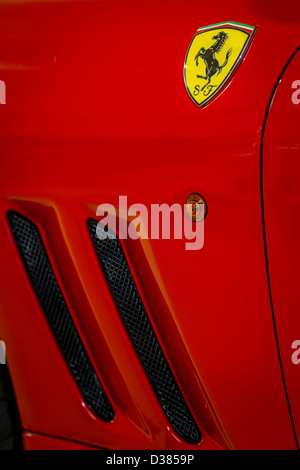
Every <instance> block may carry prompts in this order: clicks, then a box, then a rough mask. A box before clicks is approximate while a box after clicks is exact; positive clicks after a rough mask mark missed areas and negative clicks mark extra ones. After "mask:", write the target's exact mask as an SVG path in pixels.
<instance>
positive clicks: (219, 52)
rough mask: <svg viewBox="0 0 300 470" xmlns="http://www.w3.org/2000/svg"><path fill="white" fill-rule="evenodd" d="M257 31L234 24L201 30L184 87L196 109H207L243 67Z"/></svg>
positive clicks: (192, 46) (192, 47)
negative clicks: (242, 64) (242, 63)
mask: <svg viewBox="0 0 300 470" xmlns="http://www.w3.org/2000/svg"><path fill="white" fill-rule="evenodd" d="M255 30H256V28H255V27H254V26H249V25H244V24H240V23H233V22H227V23H219V24H215V25H211V26H206V27H204V28H199V29H198V31H197V33H196V34H195V36H194V38H193V40H192V42H191V44H190V47H189V49H188V51H187V54H186V58H185V63H184V82H185V86H186V89H187V92H188V94H189V96H190V97H191V99H192V100H193V101H194V103H195V104H196V105H197V106H201V107H204V106H206V105H207V104H208V103H209V102H210V101H211V100H212V99H213V98H215V97H216V96H217V94H218V93H220V91H221V90H222V88H223V87H224V85H225V84H226V83H227V82H228V80H229V79H230V78H231V77H232V75H233V74H234V72H235V71H236V69H237V67H238V66H239V64H240V63H241V60H242V58H243V57H244V55H245V53H246V51H247V49H248V47H249V45H250V42H251V40H252V38H253V36H254V33H255Z"/></svg>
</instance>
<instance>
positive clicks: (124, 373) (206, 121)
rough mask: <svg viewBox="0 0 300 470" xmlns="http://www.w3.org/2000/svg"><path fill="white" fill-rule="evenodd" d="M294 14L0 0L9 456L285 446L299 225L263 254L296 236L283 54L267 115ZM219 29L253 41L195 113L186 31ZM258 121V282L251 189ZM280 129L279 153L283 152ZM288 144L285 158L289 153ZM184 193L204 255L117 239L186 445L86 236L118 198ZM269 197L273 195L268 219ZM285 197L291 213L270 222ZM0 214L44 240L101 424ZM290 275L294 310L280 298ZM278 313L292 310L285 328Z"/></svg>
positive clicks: (293, 383)
mask: <svg viewBox="0 0 300 470" xmlns="http://www.w3.org/2000/svg"><path fill="white" fill-rule="evenodd" d="M290 3H291V5H290V14H289V15H288V14H287V13H286V12H282V4H281V2H279V1H275V2H273V3H272V10H271V11H269V10H266V9H265V7H264V6H263V5H261V3H260V2H258V1H256V0H253V1H251V2H240V3H237V2H233V1H227V2H224V3H222V2H217V4H218V7H216V6H215V8H212V7H211V6H210V5H207V6H206V7H204V5H203V4H200V3H199V2H198V1H195V0H188V1H187V2H179V1H175V2H174V1H173V2H169V1H165V2H162V1H161V0H152V1H151V2H149V3H147V4H144V3H142V4H141V2H138V1H137V0H128V1H126V2H125V1H123V2H122V1H118V0H113V1H110V2H107V1H76V2H73V1H70V2H68V1H56V2H43V1H37V2H33V3H27V2H7V3H6V2H3V4H1V7H0V42H1V58H0V79H1V80H3V81H5V83H6V88H7V104H6V105H5V106H1V107H0V123H1V126H0V135H1V157H0V179H1V184H0V198H1V224H0V246H1V269H0V286H1V287H0V332H1V338H2V339H4V341H5V343H6V346H7V358H8V365H9V370H10V373H11V376H12V381H13V385H14V389H15V392H16V398H17V402H18V407H19V411H20V416H21V422H22V426H23V429H24V431H25V434H24V446H25V448H37V449H39V448H41V447H45V448H57V447H58V448H60V446H61V447H64V441H63V440H66V441H69V442H71V441H72V442H73V443H74V447H76V442H78V443H84V444H86V445H87V446H92V447H93V446H95V447H99V448H105V449H218V448H222V449H228V448H238V449H254V448H255V449H260V448H264V449H266V448H267V449H278V448H284V449H295V448H297V442H296V436H295V432H294V428H293V420H294V421H295V424H296V425H295V428H296V431H298V438H299V426H300V417H299V413H300V407H299V402H297V398H296V394H297V389H296V387H297V383H299V379H297V378H296V374H297V369H296V368H295V366H294V365H293V364H292V363H291V361H290V355H291V336H292V335H293V331H290V330H291V323H290V322H293V325H295V326H294V328H295V327H296V325H297V324H298V323H299V318H298V319H297V318H296V317H297V315H296V312H297V306H298V305H299V299H298V295H297V291H296V279H299V277H296V276H298V265H299V264H298V263H296V258H295V259H294V261H295V263H293V264H291V259H293V254H294V250H296V252H297V253H298V251H297V250H298V247H297V246H296V240H297V236H298V233H299V222H298V221H297V224H298V225H297V229H298V232H297V233H296V235H295V236H294V238H293V239H291V243H290V246H289V247H288V248H287V249H288V250H289V252H288V253H287V255H286V257H285V258H284V259H283V258H281V259H280V260H278V257H277V256H276V250H277V247H278V243H279V240H278V237H289V236H292V235H291V224H293V221H294V220H295V211H296V210H297V203H298V202H299V190H298V189H297V187H296V182H297V179H296V178H298V177H297V176H296V175H297V170H299V168H298V167H299V164H298V163H297V161H296V159H297V157H296V154H297V156H299V131H298V130H297V129H299V125H298V128H297V129H296V127H295V128H293V131H289V127H288V126H286V127H284V124H283V120H282V113H285V115H287V118H288V120H289V119H290V118H289V116H292V119H294V118H295V122H298V123H299V118H298V114H297V113H299V110H298V108H297V107H296V106H295V105H292V104H291V100H290V98H289V100H290V101H289V102H288V103H287V102H286V98H285V95H284V96H283V94H284V93H287V91H286V89H287V88H284V87H285V83H286V87H289V86H290V85H291V84H290V81H291V80H296V79H297V78H299V77H297V76H294V75H295V74H296V70H297V67H298V68H299V65H297V64H298V63H299V56H298V55H297V56H295V57H294V59H293V61H292V62H291V63H290V66H289V67H288V68H287V70H286V72H285V75H284V76H283V79H284V80H286V82H285V81H282V83H281V84H280V86H279V87H278V90H277V91H276V95H275V100H274V102H273V104H272V106H271V108H270V113H269V115H268V108H269V103H270V100H271V98H272V96H273V92H274V90H275V87H276V86H277V83H278V80H279V78H280V76H281V75H282V73H283V70H284V68H285V67H286V65H287V63H288V62H289V61H290V59H291V57H292V56H293V54H294V53H295V51H296V50H297V48H298V47H299V23H298V22H297V19H296V16H297V15H296V13H295V14H293V13H292V12H293V9H294V11H295V12H296V11H297V12H298V13H299V5H298V2H290ZM227 20H232V21H237V22H243V23H246V24H250V25H253V26H257V31H256V34H255V37H254V40H253V42H252V44H251V46H250V48H249V50H248V51H247V54H246V56H245V58H244V60H243V62H242V64H241V65H240V67H239V68H238V70H237V72H236V73H235V75H234V76H233V78H232V80H231V81H230V83H229V84H228V86H227V87H226V88H225V89H224V91H223V92H222V93H221V94H220V95H219V96H218V97H217V98H216V99H215V100H214V101H213V102H212V103H210V104H209V105H208V106H207V107H206V108H205V109H199V108H197V107H196V106H195V105H194V104H193V103H192V101H191V100H190V98H189V97H188V95H187V93H186V90H185V87H184V82H183V76H182V67H183V63H184V58H185V54H186V51H187V48H188V46H189V43H190V41H191V39H192V37H193V35H194V33H195V31H196V30H197V28H198V27H200V26H203V25H209V24H214V23H218V22H222V21H227ZM297 61H298V62H297ZM282 90H284V91H282ZM290 94H292V90H291V89H290ZM292 106H294V107H292ZM295 113H296V114H297V116H296V114H295ZM267 115H268V117H267ZM266 118H267V119H266ZM297 119H298V121H297ZM265 120H266V128H265V147H264V152H265V157H264V159H263V165H265V166H266V168H265V167H263V170H264V172H263V175H264V188H266V189H265V190H266V193H263V196H264V197H263V200H264V212H265V215H266V240H267V246H268V261H269V263H270V264H269V273H268V269H267V264H266V251H265V237H264V223H263V214H262V197H261V196H262V191H261V189H262V186H261V144H262V139H263V129H264V124H265ZM279 132H280V134H279ZM277 137H278V139H279V140H280V139H282V140H283V141H284V145H283V148H280V149H279V150H278V144H277V142H278V141H277ZM294 144H295V145H297V152H296V151H295V152H294V151H292V150H288V149H289V147H290V146H291V145H294ZM274 149H275V150H276V152H277V153H276V155H277V157H276V159H275V162H274V159H273V151H274ZM294 154H295V158H294V157H293V155H294ZM287 159H289V162H290V164H289V165H290V166H288V167H286V166H285V165H286V161H287ZM284 171H288V175H289V176H288V178H293V179H292V182H293V184H294V185H295V186H293V188H296V189H294V191H293V192H292V193H291V194H290V195H289V196H288V197H289V199H288V200H285V198H283V197H282V195H281V193H280V191H279V189H278V188H277V187H275V186H274V184H275V183H276V182H275V183H274V181H275V180H274V177H273V176H274V173H275V174H282V172H284ZM290 171H291V172H292V174H291V173H290ZM283 190H284V187H283ZM191 192H199V193H200V194H203V196H204V197H205V199H206V201H207V204H208V208H209V212H208V216H207V218H206V220H205V245H204V248H203V249H202V250H200V251H194V252H193V251H191V252H189V251H186V250H185V248H184V240H149V241H147V242H146V241H128V240H127V241H125V240H124V241H123V242H122V244H123V247H124V250H125V252H126V254H127V256H128V259H129V260H130V265H131V270H132V273H133V276H134V279H135V281H136V284H137V286H138V289H139V292H140V294H141V296H142V298H143V300H144V303H145V305H146V307H147V310H148V312H149V316H150V318H151V321H152V323H153V325H154V328H155V331H156V334H157V336H158V338H159V340H160V343H161V344H162V347H163V350H164V353H165V355H166V357H167V359H168V361H169V363H170V365H171V367H172V370H173V373H174V376H175V377H176V379H177V381H178V383H179V384H180V386H181V389H182V393H183V395H184V397H185V399H186V401H187V403H188V405H189V407H190V409H191V410H192V413H193V416H194V419H195V420H196V422H197V424H198V426H199V428H200V429H201V432H202V435H203V439H202V440H201V442H200V443H199V444H198V445H191V444H187V443H186V442H185V441H183V440H182V439H181V438H179V437H178V435H177V434H176V433H175V432H174V431H173V429H172V427H171V426H170V424H169V422H168V420H167V418H166V416H165V414H164V412H163V411H162V408H161V406H160V404H159V402H158V401H157V399H156V397H155V394H154V392H153V390H152V387H151V386H150V384H149V382H148V380H147V377H146V375H145V373H144V371H143V369H142V366H141V364H140V362H139V360H138V358H137V356H136V353H135V352H134V349H133V347H132V344H131V342H130V340H129V338H128V335H127V333H126V330H125V329H124V326H123V324H122V322H121V320H120V317H119V314H118V312H117V310H116V307H115V304H114V302H113V300H112V297H111V294H110V292H109V289H108V287H107V284H106V282H105V278H104V276H103V273H102V271H101V269H100V267H99V263H98V260H97V258H96V256H95V252H94V249H93V246H92V243H91V240H90V237H89V234H88V231H87V227H86V221H87V219H88V218H89V217H95V209H96V207H97V206H98V205H99V204H101V203H111V204H114V205H115V206H117V205H118V197H119V195H127V196H128V204H132V203H136V202H140V203H143V204H145V205H146V206H148V207H149V206H150V204H152V203H163V202H166V203H168V204H173V203H175V202H179V203H182V204H183V203H184V202H185V199H186V197H187V196H188V195H189V194H190V193H191ZM265 194H266V198H265ZM274 194H275V196H276V198H279V199H280V202H283V201H284V207H283V208H281V217H278V216H277V212H276V208H274ZM276 200H277V199H276ZM275 202H276V201H275ZM287 205H288V206H289V211H290V212H289V214H290V217H291V219H289V220H288V221H286V220H285V221H283V220H282V219H283V218H284V216H283V213H285V208H286V206H287ZM9 210H17V211H18V212H20V213H22V214H24V215H25V216H27V217H28V218H29V219H31V220H32V221H34V223H35V224H36V225H37V226H38V228H39V230H40V232H41V236H42V238H43V241H44V243H45V246H46V249H47V252H48V254H49V258H50V261H51V264H52V266H53V268H54V271H55V274H56V276H57V279H58V282H59V285H60V287H61V290H62V292H63V294H64V297H65V299H66V301H67V304H68V307H69V310H70V312H71V314H72V317H73V319H74V322H75V324H76V326H77V328H78V331H79V332H80V335H81V338H82V340H83V342H84V344H85V346H86V349H87V351H88V353H89V356H90V357H91V360H92V362H93V365H94V367H95V369H96V371H97V373H98V375H99V377H100V379H101V382H102V383H103V385H104V388H105V391H106V394H107V396H108V398H109V400H110V402H111V403H112V406H113V409H114V410H115V414H116V417H115V420H114V421H113V422H112V423H104V422H101V421H100V420H99V419H97V418H96V417H95V416H94V415H93V414H92V413H91V412H90V411H89V409H88V408H87V406H86V405H85V403H84V400H83V398H82V396H81V394H80V392H79V390H78V388H77V386H76V384H75V383H74V381H73V378H72V376H71V375H70V373H69V370H68V368H67V366H66V364H65V361H64V359H63V357H62V355H61V353H60V351H59V350H58V347H57V345H56V342H55V340H54V338H53V336H52V333H51V331H50V329H49V327H48V325H47V322H46V320H45V318H44V315H43V312H42V311H41V307H40V305H39V303H38V301H37V299H36V296H35V294H34V292H33V289H32V286H31V284H30V282H29V280H28V277H27V274H26V272H25V270H24V267H23V264H22V261H21V259H20V256H19V253H18V250H17V248H16V246H15V243H14V241H13V237H12V234H11V230H10V227H9V224H8V221H7V212H8V211H9ZM278 223H280V229H281V230H283V231H281V232H280V231H279V230H278ZM274 232H276V234H277V235H276V237H273V233H274ZM287 265H288V266H287ZM286 270H288V271H289V277H288V278H287V281H288V282H291V284H290V288H291V289H292V292H290V293H289V295H288V299H290V300H287V297H286V295H285V294H286V291H284V293H283V292H281V287H282V285H281V272H282V271H286ZM268 274H270V282H271V291H272V296H274V312H275V325H276V330H275V329H274V318H273V311H272V305H271V301H270V291H269V278H268ZM293 276H295V278H294V279H293ZM285 288H287V287H286V286H285ZM286 311H288V312H289V314H290V312H291V311H292V317H291V320H289V319H288V317H287V315H285V312H286ZM288 323H289V324H288ZM294 331H295V330H294ZM276 334H278V338H279V347H280V354H281V356H282V363H283V369H284V374H286V376H285V377H286V382H287V392H288V397H289V399H290V400H291V410H292V418H293V420H292V419H291V413H290V408H289V401H288V398H287V393H286V388H285V381H284V376H283V373H282V368H281V356H280V355H279V354H278V348H277V337H276ZM293 339H297V338H293ZM37 435H45V436H53V437H54V436H55V437H56V438H58V439H59V438H61V439H62V441H58V440H56V439H53V441H52V439H51V438H46V437H45V438H43V437H39V436H37ZM69 446H70V447H73V444H66V447H67V448H68V447H69ZM78 447H79V448H81V445H80V444H78Z"/></svg>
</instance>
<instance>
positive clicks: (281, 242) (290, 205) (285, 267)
mask: <svg viewBox="0 0 300 470" xmlns="http://www.w3.org/2000/svg"><path fill="white" fill-rule="evenodd" d="M299 70H300V52H299V51H298V52H297V54H296V55H295V56H294V57H293V59H292V60H291V62H290V63H289V65H288V67H287V69H286V70H285V72H284V74H283V76H282V77H281V80H280V83H279V85H278V87H277V89H276V93H275V95H274V98H273V101H272V105H271V108H270V113H269V117H268V121H267V125H266V130H265V135H264V147H263V184H264V208H265V221H266V236H267V248H268V263H269V270H270V281H271V292H272V299H273V305H274V316H275V323H276V328H277V333H278V340H279V347H280V353H281V358H282V364H283V369H284V375H285V379H286V385H287V390H288V396H289V401H290V405H291V410H292V414H293V419H294V424H295V428H296V432H297V436H298V439H299V435H300V404H299V388H300V376H299V367H300V366H299V365H298V364H297V363H296V364H294V363H293V362H292V355H293V353H294V352H296V351H295V349H299V346H298V348H295V349H292V345H293V343H294V341H299V339H300V316H299V309H300V296H299V266H300V249H299V240H300V222H299V207H300V185H299V175H300V132H299V129H300V104H296V103H297V101H298V100H297V99H296V98H297V96H296V95H297V89H296V88H295V87H294V88H292V85H293V84H294V82H295V81H296V80H297V79H299ZM298 85H300V81H299V83H298ZM297 88H299V86H298V87H297ZM293 95H294V96H293Z"/></svg>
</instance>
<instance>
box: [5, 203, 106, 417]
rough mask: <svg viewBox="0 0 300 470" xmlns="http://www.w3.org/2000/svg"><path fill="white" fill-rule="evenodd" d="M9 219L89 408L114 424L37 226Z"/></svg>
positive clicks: (10, 216) (13, 217)
mask: <svg viewBox="0 0 300 470" xmlns="http://www.w3.org/2000/svg"><path fill="white" fill-rule="evenodd" d="M8 219H9V223H10V226H11V229H12V232H13V235H14V238H15V241H16V244H17V246H18V248H19V251H20V254H21V257H22V260H23V262H24V265H25V268H26V270H27V273H28V276H29V278H30V281H31V283H32V286H33V289H34V290H35V293H36V295H37V298H38V300H39V302H40V304H41V306H42V309H43V311H44V314H45V316H46V318H47V320H48V323H49V325H50V328H51V330H52V332H53V335H54V337H55V339H56V341H57V344H58V346H59V348H60V350H61V352H62V354H63V356H64V358H65V360H66V362H67V364H68V366H69V369H70V371H71V373H72V375H73V377H74V379H75V381H76V383H77V385H78V387H79V389H80V391H81V393H82V395H83V397H84V399H85V401H86V403H87V405H88V406H89V408H90V409H91V410H92V412H93V413H94V414H95V415H96V416H97V417H99V418H100V419H101V420H103V421H107V422H108V421H112V419H113V418H114V412H113V410H112V408H111V405H110V403H109V401H108V399H107V397H106V395H105V392H104V390H103V388H102V386H101V384H100V382H99V379H98V377H97V374H96V372H95V370H94V368H93V365H92V363H91V361H90V359H89V357H88V355H87V352H86V350H85V348H84V346H83V344H82V342H81V339H80V337H79V334H78V332H77V330H76V327H75V324H74V322H73V320H72V317H71V315H70V312H69V310H68V307H67V305H66V302H65V300H64V298H63V295H62V292H61V290H60V288H59V285H58V283H57V280H56V277H55V274H54V272H53V269H52V267H51V264H50V261H49V258H48V256H47V253H46V250H45V247H44V244H43V242H42V239H41V237H40V234H39V231H38V229H37V227H36V226H35V225H34V224H33V223H32V222H31V221H29V220H28V219H26V218H25V217H23V216H22V215H20V214H18V213H17V212H13V211H11V212H9V213H8Z"/></svg>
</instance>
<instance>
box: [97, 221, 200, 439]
mask: <svg viewBox="0 0 300 470" xmlns="http://www.w3.org/2000/svg"><path fill="white" fill-rule="evenodd" d="M97 225H98V222H97V221H96V220H93V219H90V220H89V221H88V229H89V232H90V235H91V238H92V241H93V244H94V247H95V249H96V253H97V256H98V259H99V261H100V264H101V267H102V269H103V272H104V275H105V277H106V280H107V283H108V286H109V288H110V291H111V293H112V296H113V299H114V301H115V304H116V306H117V309H118V311H119V314H120V316H121V318H122V321H123V323H124V326H125V328H126V330H127V332H128V335H129V337H130V339H131V342H132V344H133V346H134V348H135V350H136V353H137V355H138V357H139V359H140V361H141V363H142V366H143V368H144V370H145V372H146V374H147V376H148V379H149V381H150V383H151V385H152V387H153V389H154V391H155V393H156V395H157V397H158V400H159V402H160V404H161V406H162V408H163V410H164V412H165V414H166V416H167V418H168V420H169V421H170V423H171V425H172V427H173V428H174V430H175V431H176V432H177V433H178V434H179V435H180V436H181V437H182V438H183V439H184V440H186V441H187V442H190V443H193V444H195V443H197V442H199V441H200V439H201V434H200V431H199V429H198V427H197V425H196V423H195V421H194V419H193V417H192V415H191V413H190V411H189V409H188V407H187V404H186V402H185V400H184V398H183V396H182V393H181V391H180V389H179V387H178V385H177V383H176V380H175V378H174V376H173V373H172V371H171V369H170V367H169V365H168V363H167V361H166V358H165V356H164V353H163V351H162V349H161V347H160V344H159V342H158V340H157V337H156V335H155V332H154V330H153V328H152V325H151V323H150V320H149V318H148V315H147V312H146V310H145V308H144V305H143V302H142V300H141V297H140V295H139V293H138V290H137V287H136V285H135V282H134V280H133V277H132V274H131V272H130V269H129V266H128V263H127V261H126V257H125V254H124V252H123V249H122V246H121V244H120V241H119V239H118V238H117V237H116V235H115V234H114V233H113V232H111V231H110V230H109V229H107V227H104V225H103V224H101V223H99V225H98V228H97ZM96 232H97V233H96ZM104 232H106V235H108V236H109V237H114V238H109V237H107V238H104V236H103V235H104Z"/></svg>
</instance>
